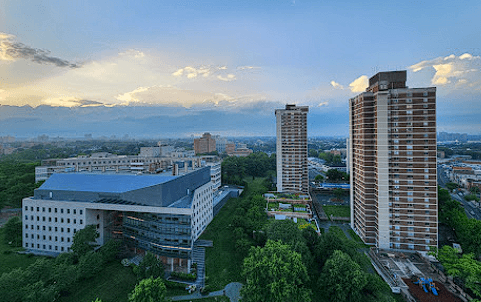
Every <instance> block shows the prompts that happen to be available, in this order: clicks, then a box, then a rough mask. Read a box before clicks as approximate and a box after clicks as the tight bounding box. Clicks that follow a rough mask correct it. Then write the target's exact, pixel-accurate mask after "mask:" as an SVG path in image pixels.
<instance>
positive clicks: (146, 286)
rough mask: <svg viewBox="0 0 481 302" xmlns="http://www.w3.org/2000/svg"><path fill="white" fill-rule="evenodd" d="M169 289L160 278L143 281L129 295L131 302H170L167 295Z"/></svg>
mask: <svg viewBox="0 0 481 302" xmlns="http://www.w3.org/2000/svg"><path fill="white" fill-rule="evenodd" d="M166 292H167V289H166V287H165V284H164V282H163V281H162V279H160V278H155V279H154V278H152V277H150V278H147V279H143V280H141V281H140V282H139V284H137V285H136V286H135V288H134V290H133V291H132V293H131V294H130V295H129V302H164V301H169V300H168V299H167V298H166V297H165V295H166Z"/></svg>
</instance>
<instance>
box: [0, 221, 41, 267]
mask: <svg viewBox="0 0 481 302" xmlns="http://www.w3.org/2000/svg"><path fill="white" fill-rule="evenodd" d="M3 238H4V235H3V228H0V275H1V274H3V273H8V272H10V271H11V270H13V269H15V268H18V267H20V268H25V267H27V266H29V265H30V264H32V263H34V262H35V260H37V258H38V257H28V256H27V255H19V254H17V253H16V251H20V250H23V249H22V248H12V247H10V246H9V245H8V244H5V242H4V239H3Z"/></svg>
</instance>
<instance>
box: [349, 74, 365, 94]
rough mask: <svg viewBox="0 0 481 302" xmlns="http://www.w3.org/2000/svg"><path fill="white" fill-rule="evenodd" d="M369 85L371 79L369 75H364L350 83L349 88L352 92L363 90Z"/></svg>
mask: <svg viewBox="0 0 481 302" xmlns="http://www.w3.org/2000/svg"><path fill="white" fill-rule="evenodd" d="M368 86H369V79H368V77H367V76H365V75H362V76H360V77H359V78H357V79H355V80H354V81H353V82H352V83H351V84H349V88H350V89H351V91H352V92H363V91H365V90H366V88H367V87H368Z"/></svg>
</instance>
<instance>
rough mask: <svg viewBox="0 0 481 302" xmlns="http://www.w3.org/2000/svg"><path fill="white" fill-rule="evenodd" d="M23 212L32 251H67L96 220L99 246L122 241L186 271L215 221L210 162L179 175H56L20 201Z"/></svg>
mask: <svg viewBox="0 0 481 302" xmlns="http://www.w3.org/2000/svg"><path fill="white" fill-rule="evenodd" d="M22 210H23V212H22V222H23V226H24V227H23V245H24V248H25V249H26V250H27V251H29V252H32V253H37V254H42V253H43V254H58V253H62V252H68V251H70V247H71V245H72V239H73V236H74V234H75V233H76V232H77V231H78V230H80V229H83V228H84V227H85V226H86V225H91V224H93V225H95V226H96V228H97V231H98V232H99V235H100V237H99V238H98V239H97V243H98V244H100V245H102V244H104V243H105V242H106V241H107V240H109V239H111V238H117V239H123V240H124V241H125V242H126V244H127V246H128V247H130V248H131V250H132V251H133V252H136V253H145V252H151V253H154V254H155V255H157V256H158V257H159V258H160V259H162V260H163V262H164V264H165V265H166V267H167V268H171V269H174V267H175V269H177V270H178V269H179V268H180V269H181V270H182V268H183V270H185V271H189V270H190V266H191V261H192V253H193V244H194V242H195V240H197V238H199V236H200V234H201V233H202V232H203V230H204V229H205V228H206V227H207V225H208V224H209V222H210V221H211V220H212V218H213V185H212V182H211V175H210V167H203V168H199V169H196V170H193V171H192V170H191V171H189V172H187V173H185V174H182V175H177V176H172V175H132V174H92V173H61V174H54V175H52V176H51V177H50V178H49V179H48V180H47V181H46V182H45V183H44V184H43V185H42V186H41V187H40V188H38V189H36V190H35V192H34V196H33V197H30V198H25V199H24V200H23V203H22Z"/></svg>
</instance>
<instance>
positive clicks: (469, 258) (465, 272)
mask: <svg viewBox="0 0 481 302" xmlns="http://www.w3.org/2000/svg"><path fill="white" fill-rule="evenodd" d="M437 259H438V260H439V261H440V262H441V264H442V265H443V267H444V268H445V269H446V272H447V274H448V275H451V276H453V277H460V278H462V279H464V280H465V286H466V287H467V288H469V289H471V290H472V291H473V293H475V294H476V295H477V296H478V297H481V282H480V280H481V262H479V261H477V260H476V259H475V258H474V255H473V254H471V253H470V254H464V255H462V256H461V257H459V254H458V252H457V251H456V250H455V249H454V248H452V247H450V246H448V245H445V246H443V247H442V248H441V249H440V250H439V251H438V254H437Z"/></svg>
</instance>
